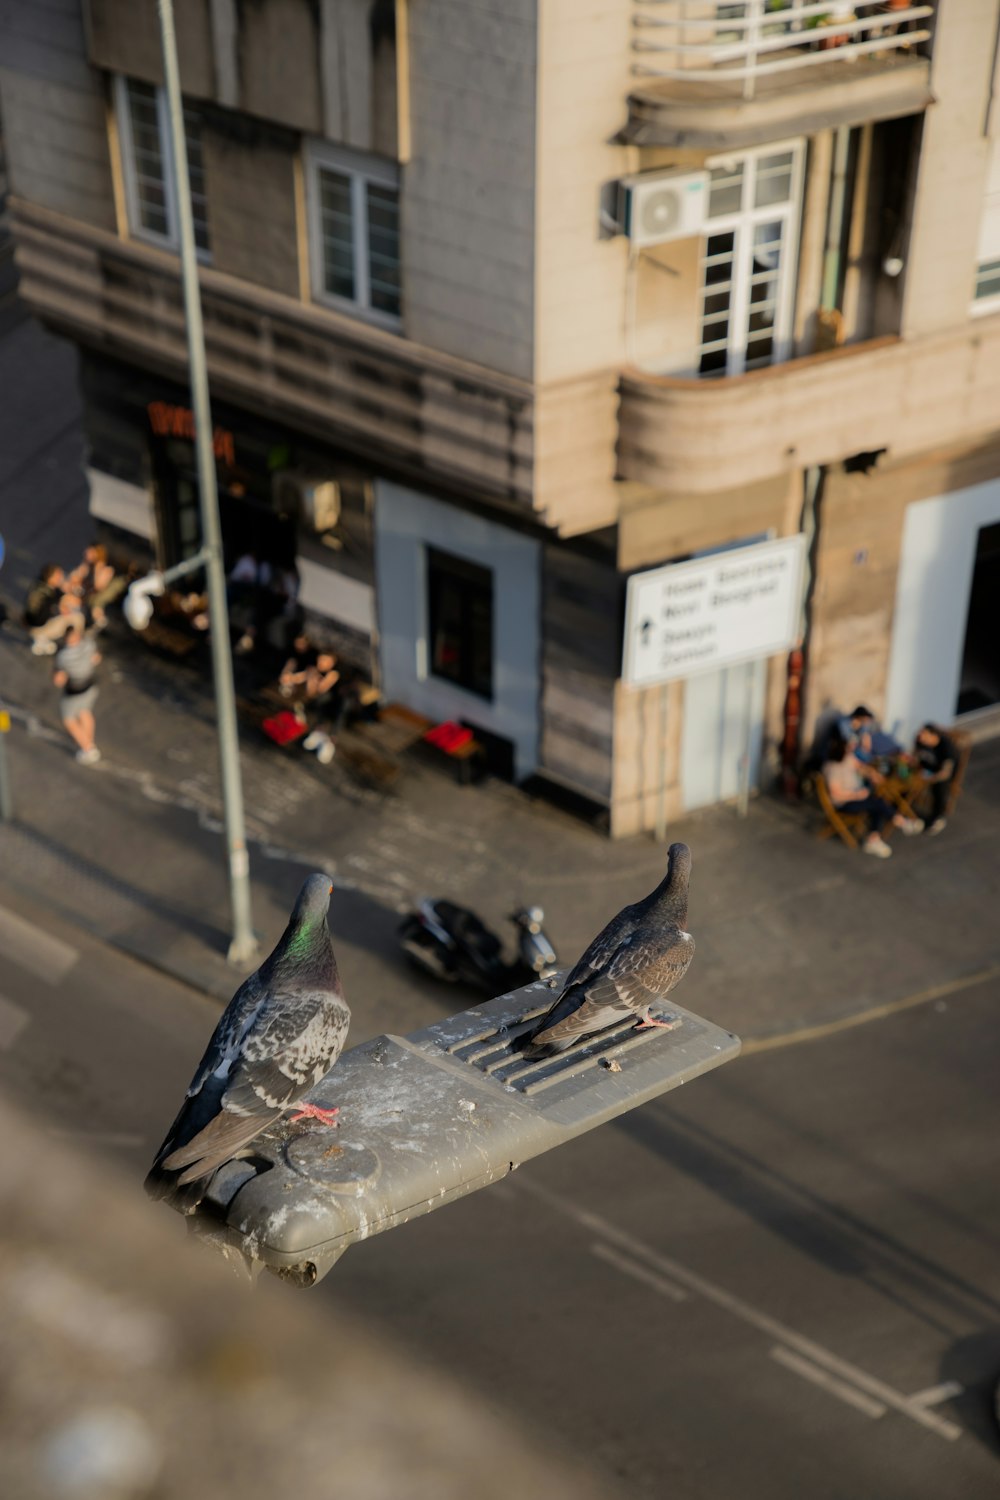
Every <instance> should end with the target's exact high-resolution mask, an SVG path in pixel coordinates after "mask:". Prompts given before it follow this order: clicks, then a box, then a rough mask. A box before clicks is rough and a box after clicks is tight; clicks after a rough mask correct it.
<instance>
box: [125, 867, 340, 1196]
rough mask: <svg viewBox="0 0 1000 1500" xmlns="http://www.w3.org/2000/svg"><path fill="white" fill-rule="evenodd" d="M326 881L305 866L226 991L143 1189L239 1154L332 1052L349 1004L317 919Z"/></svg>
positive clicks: (327, 1115) (336, 1052) (311, 1111)
mask: <svg viewBox="0 0 1000 1500" xmlns="http://www.w3.org/2000/svg"><path fill="white" fill-rule="evenodd" d="M332 890H333V886H332V885H331V883H330V878H329V876H328V875H310V876H309V879H308V880H307V881H306V883H305V885H303V887H302V889H301V891H300V892H299V896H298V900H297V901H296V903H295V906H294V908H293V911H292V915H291V918H290V919H289V923H288V926H287V927H286V928H285V931H284V933H283V934H282V936H281V940H280V942H279V943H278V945H277V947H276V948H275V950H274V952H273V953H272V954H271V956H270V958H268V959H266V960H265V961H264V963H262V964H261V966H260V968H259V969H258V970H257V971H256V973H254V974H251V975H250V977H249V978H248V979H246V980H244V982H243V983H242V984H241V985H240V987H239V989H238V990H237V991H236V994H235V995H234V996H233V998H232V1000H230V1002H229V1004H228V1006H227V1007H226V1009H225V1011H224V1013H223V1016H222V1019H221V1020H220V1021H219V1024H218V1026H217V1027H216V1028H215V1032H214V1033H213V1036H212V1040H211V1041H210V1042H209V1044H208V1049H207V1051H206V1052H205V1055H204V1057H203V1058H202V1060H201V1062H200V1063H199V1064H198V1068H197V1071H196V1072H195V1075H194V1077H193V1078H192V1080H191V1084H190V1087H189V1088H188V1091H187V1095H186V1097H185V1100H184V1103H183V1105H182V1106H181V1110H180V1113H179V1114H178V1116H177V1118H176V1120H175V1121H174V1123H173V1124H172V1125H171V1127H170V1129H169V1130H168V1132H167V1136H166V1139H165V1140H164V1142H163V1145H162V1146H161V1147H160V1149H159V1151H158V1152H157V1153H156V1160H155V1161H154V1162H153V1165H152V1167H151V1169H150V1172H149V1175H148V1176H147V1178H146V1182H145V1188H146V1191H147V1193H149V1195H150V1196H151V1197H153V1198H162V1197H165V1196H166V1195H167V1194H169V1193H171V1192H172V1191H174V1190H175V1189H176V1188H183V1187H185V1186H186V1185H187V1184H188V1183H194V1182H198V1181H199V1180H200V1179H202V1178H207V1177H208V1176H209V1174H210V1173H212V1172H214V1171H215V1169H216V1168H217V1167H220V1166H222V1164H223V1162H227V1161H229V1160H230V1159H231V1158H232V1157H234V1156H237V1155H239V1154H240V1153H241V1152H243V1151H244V1150H245V1148H246V1147H247V1146H248V1145H249V1144H250V1142H251V1141H252V1140H253V1139H254V1137H255V1136H257V1135H259V1134H260V1132H261V1131H262V1130H264V1129H266V1127H267V1126H268V1125H271V1124H273V1122H274V1121H275V1120H277V1119H279V1118H280V1116H281V1115H282V1114H283V1113H284V1111H285V1110H287V1109H289V1108H291V1107H292V1106H293V1105H296V1104H299V1102H300V1101H301V1100H302V1098H303V1096H304V1095H305V1094H307V1093H308V1092H309V1090H310V1089H311V1088H313V1087H314V1085H315V1084H317V1083H318V1082H319V1080H320V1079H321V1078H322V1077H323V1076H324V1075H325V1074H326V1073H328V1072H329V1071H330V1069H331V1068H332V1067H333V1064H334V1063H335V1062H336V1061H337V1058H338V1057H339V1056H340V1053H341V1051H342V1050H343V1046H344V1042H345V1040H346V1038H347V1028H348V1026H349V1025H350V1020H351V1013H350V1011H349V1010H348V1008H347V1004H346V1002H345V1000H344V996H343V993H342V991H341V988H340V976H339V974H338V973H337V960H336V959H335V957H334V954H333V944H332V943H331V941H330V932H329V929H328V927H327V925H326V914H327V912H328V910H329V907H330V894H331V892H332ZM336 1113H337V1111H336V1110H335V1109H330V1110H325V1109H318V1108H317V1107H316V1106H315V1105H313V1104H302V1105H301V1107H300V1110H299V1113H298V1114H296V1115H293V1117H292V1118H293V1120H302V1119H317V1120H322V1121H323V1123H324V1124H333V1123H334V1121H333V1116H334V1115H336ZM188 1198H189V1201H190V1202H192V1203H193V1202H194V1201H197V1195H195V1197H193V1198H192V1197H191V1195H190V1194H189V1195H188Z"/></svg>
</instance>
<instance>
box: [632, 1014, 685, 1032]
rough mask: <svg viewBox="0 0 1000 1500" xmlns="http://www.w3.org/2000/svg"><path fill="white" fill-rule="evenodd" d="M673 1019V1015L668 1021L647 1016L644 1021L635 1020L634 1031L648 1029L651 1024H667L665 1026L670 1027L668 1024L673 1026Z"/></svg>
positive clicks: (674, 1018)
mask: <svg viewBox="0 0 1000 1500" xmlns="http://www.w3.org/2000/svg"><path fill="white" fill-rule="evenodd" d="M675 1020H676V1017H675V1016H671V1017H670V1020H669V1021H658V1020H657V1019H656V1017H655V1016H647V1017H646V1019H645V1020H644V1021H636V1023H635V1030H636V1031H649V1030H650V1029H651V1028H652V1027H653V1026H667V1027H670V1026H673V1024H674V1021H675Z"/></svg>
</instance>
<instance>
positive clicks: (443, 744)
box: [424, 719, 472, 755]
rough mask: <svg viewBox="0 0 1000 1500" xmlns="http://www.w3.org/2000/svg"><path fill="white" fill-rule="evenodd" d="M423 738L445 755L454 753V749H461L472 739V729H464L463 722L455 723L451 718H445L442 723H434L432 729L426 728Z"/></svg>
mask: <svg viewBox="0 0 1000 1500" xmlns="http://www.w3.org/2000/svg"><path fill="white" fill-rule="evenodd" d="M424 739H425V740H426V741H427V743H428V745H434V746H435V747H436V748H437V749H438V750H443V751H444V753H445V754H446V755H454V753H455V751H456V750H461V748H462V746H463V745H467V744H468V743H469V741H470V740H471V739H472V730H471V729H466V727H465V725H464V724H456V723H455V721H454V720H453V719H446V720H445V722H444V723H443V724H435V725H434V728H433V729H428V731H427V733H426V734H425V735H424Z"/></svg>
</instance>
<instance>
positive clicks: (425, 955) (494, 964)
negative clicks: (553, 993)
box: [399, 898, 559, 995]
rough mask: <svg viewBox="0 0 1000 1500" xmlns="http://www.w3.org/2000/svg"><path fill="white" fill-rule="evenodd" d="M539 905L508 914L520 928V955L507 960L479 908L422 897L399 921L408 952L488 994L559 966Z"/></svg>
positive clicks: (444, 976)
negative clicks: (478, 915) (481, 916)
mask: <svg viewBox="0 0 1000 1500" xmlns="http://www.w3.org/2000/svg"><path fill="white" fill-rule="evenodd" d="M544 919H545V913H544V912H543V911H542V908H541V907H540V906H519V907H518V908H517V909H516V910H515V911H513V912H511V915H510V920H511V921H512V922H513V923H514V925H515V926H516V928H517V957H516V959H515V960H514V961H513V962H508V961H507V960H506V959H505V958H504V955H503V944H502V943H501V941H500V939H499V938H498V937H497V936H496V934H495V933H493V932H491V931H490V929H489V928H488V927H487V926H486V924H485V922H483V921H482V920H481V919H480V918H479V917H477V916H476V914H475V912H473V911H469V909H468V907H465V906H457V905H456V904H455V902H454V901H446V900H444V899H438V900H431V899H430V898H425V899H424V900H422V901H421V902H420V904H419V906H418V908H417V910H416V911H414V912H411V913H410V914H409V916H408V917H406V918H405V920H404V921H403V922H402V923H401V925H400V927H399V937H400V941H401V942H402V945H403V948H404V949H405V951H406V953H407V955H408V957H409V958H410V959H411V960H412V962H413V963H415V964H416V965H417V966H418V968H421V969H423V970H424V972H425V973H427V974H431V975H433V977H434V978H435V979H440V980H443V981H444V982H445V983H446V984H471V985H476V986H478V988H480V989H483V990H486V991H487V992H488V993H489V994H490V995H502V994H503V992H504V991H505V990H512V989H517V988H518V987H519V986H520V985H523V984H530V983H531V981H532V980H533V979H549V978H551V976H552V975H553V974H554V973H555V972H556V970H557V969H558V967H559V960H558V959H557V958H556V953H555V949H554V948H553V946H552V944H551V942H550V941H549V939H548V937H547V936H546V934H545V932H544V931H543V930H542V922H543V921H544Z"/></svg>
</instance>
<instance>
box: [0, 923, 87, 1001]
mask: <svg viewBox="0 0 1000 1500" xmlns="http://www.w3.org/2000/svg"><path fill="white" fill-rule="evenodd" d="M0 953H2V954H3V956H4V958H6V959H8V960H9V961H10V962H11V963H14V964H17V966H18V968H20V969H27V970H28V972H29V974H34V975H35V976H36V977H37V978H38V979H44V980H45V982H46V984H58V983H59V981H60V980H61V979H65V977H66V975H67V974H68V973H69V971H70V969H72V967H73V965H74V964H75V963H76V961H77V959H78V958H79V957H80V954H79V953H78V951H77V949H76V948H71V947H70V945H69V943H64V942H63V941H62V939H61V938H57V937H53V936H52V934H51V933H50V932H44V931H43V930H42V928H41V927H36V926H35V924H34V922H26V921H25V919H24V918H23V917H19V916H16V915H15V913H14V912H12V911H7V909H6V908H5V907H2V906H0Z"/></svg>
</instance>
